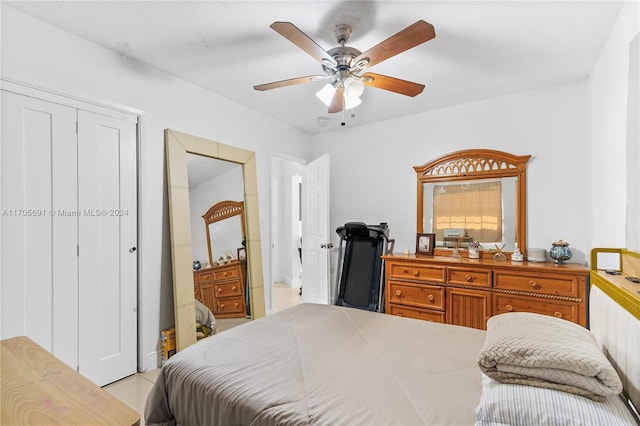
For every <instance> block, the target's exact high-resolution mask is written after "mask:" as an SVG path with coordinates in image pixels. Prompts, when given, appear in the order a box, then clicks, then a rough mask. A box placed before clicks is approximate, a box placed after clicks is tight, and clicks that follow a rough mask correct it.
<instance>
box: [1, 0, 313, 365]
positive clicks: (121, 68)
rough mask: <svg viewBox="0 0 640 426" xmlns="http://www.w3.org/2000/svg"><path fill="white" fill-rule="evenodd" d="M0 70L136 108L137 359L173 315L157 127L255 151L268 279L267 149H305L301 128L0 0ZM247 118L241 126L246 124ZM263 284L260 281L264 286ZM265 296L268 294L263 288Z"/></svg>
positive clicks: (296, 152) (144, 356)
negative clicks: (138, 113) (138, 136)
mask: <svg viewBox="0 0 640 426" xmlns="http://www.w3.org/2000/svg"><path fill="white" fill-rule="evenodd" d="M0 7H1V8H2V9H1V15H2V16H1V17H2V27H1V28H2V40H1V42H2V45H1V55H2V56H1V63H2V69H1V72H2V77H3V78H10V79H14V80H18V81H22V82H26V83H29V84H32V85H35V86H39V87H43V88H47V89H49V90H54V91H58V92H61V93H64V94H68V95H73V96H77V97H79V98H82V99H95V100H100V101H102V102H108V103H114V104H118V105H123V106H128V107H131V108H136V109H138V110H143V111H145V114H144V116H143V118H142V127H141V129H142V130H141V133H142V135H141V146H140V163H141V164H140V215H141V218H142V220H141V229H140V241H139V247H140V251H139V253H140V254H139V255H140V259H141V263H140V269H141V271H140V273H141V276H140V284H139V286H140V306H139V310H140V313H141V322H140V325H139V329H140V342H139V357H140V362H139V367H140V368H141V369H145V370H146V369H149V368H155V367H156V366H157V365H158V360H157V359H156V356H157V354H158V350H159V335H160V329H162V328H166V327H169V326H172V325H173V290H172V280H171V253H170V245H169V222H168V218H167V213H168V205H167V195H166V194H167V191H166V176H165V173H166V171H165V156H164V135H163V129H165V128H172V129H175V130H178V131H180V132H184V133H189V134H194V135H197V136H201V137H205V138H208V139H211V140H214V141H217V142H221V143H224V144H228V145H233V146H237V147H240V148H243V149H247V150H251V151H254V152H255V153H256V161H257V175H258V193H259V205H260V221H261V228H262V234H261V237H262V246H263V266H264V282H265V284H267V283H269V282H270V275H271V274H270V262H269V240H270V235H269V233H270V231H269V226H268V224H269V223H270V209H269V203H270V201H269V195H268V194H269V185H270V177H269V175H270V164H271V153H272V152H279V153H285V154H289V155H291V156H293V157H296V158H305V159H306V158H309V150H310V149H309V144H308V143H306V142H307V141H308V140H309V136H308V135H307V134H306V133H304V132H301V131H299V130H297V129H293V128H291V127H289V126H286V125H284V124H283V123H281V122H279V121H276V120H273V119H271V118H269V117H267V116H265V115H262V114H259V113H256V112H255V111H252V110H250V109H248V108H245V107H243V106H241V105H239V104H237V103H235V102H233V101H231V100H229V99H226V98H223V97H221V96H218V95H216V94H214V93H211V92H209V91H206V90H203V89H201V88H199V87H196V86H194V85H192V84H190V83H187V82H185V81H183V80H179V79H177V78H175V77H173V76H171V75H168V74H166V73H163V72H160V71H158V70H156V69H153V68H149V67H146V66H144V65H142V64H140V63H137V62H136V61H134V60H131V59H127V58H123V57H121V56H120V55H119V54H118V53H116V52H114V51H112V50H110V49H106V48H104V47H102V46H99V45H97V44H94V43H91V42H89V41H86V40H84V39H81V38H78V37H76V36H74V35H72V34H70V33H67V32H64V31H61V30H58V29H56V28H54V27H52V26H50V25H47V24H45V23H42V22H40V21H37V20H34V19H32V18H31V17H29V16H27V15H25V14H23V13H21V12H18V11H16V10H15V9H12V8H10V7H9V6H7V5H6V4H4V3H2V4H1V6H0ZM247 123H251V125H250V126H248V125H246V124H247ZM270 289H271V287H270V286H269V285H265V293H268V292H270ZM265 298H266V300H269V299H270V294H265Z"/></svg>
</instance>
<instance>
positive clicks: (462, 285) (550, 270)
mask: <svg viewBox="0 0 640 426" xmlns="http://www.w3.org/2000/svg"><path fill="white" fill-rule="evenodd" d="M383 259H384V260H385V288H386V290H385V294H386V301H385V310H386V313H387V314H390V315H398V316H405V317H410V318H418V319H423V320H427V321H435V322H442V323H447V324H456V325H462V326H465V327H473V328H479V329H486V321H487V320H488V319H489V317H491V316H492V315H497V314H501V313H505V312H536V313H540V314H545V315H553V316H556V317H559V318H564V319H567V320H569V321H573V322H575V323H578V324H580V325H583V326H586V321H587V320H586V308H585V306H586V297H587V296H586V295H587V280H588V277H589V270H588V269H587V268H586V267H585V266H582V265H579V264H564V265H556V264H553V263H533V262H511V261H506V262H494V261H493V260H490V259H468V258H457V259H456V258H452V257H445V256H415V255H401V254H394V255H388V256H383Z"/></svg>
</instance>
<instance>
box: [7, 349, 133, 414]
mask: <svg viewBox="0 0 640 426" xmlns="http://www.w3.org/2000/svg"><path fill="white" fill-rule="evenodd" d="M0 397H1V402H2V404H1V406H0V411H1V414H0V424H2V425H45V424H46V425H82V426H87V425H127V426H128V425H138V424H140V416H139V415H138V413H137V412H136V411H135V410H133V409H131V408H130V407H128V406H127V405H126V404H124V403H123V402H121V401H120V400H118V399H117V398H115V397H114V396H113V395H111V394H110V393H108V392H107V391H105V390H104V389H102V388H100V387H98V386H96V385H95V384H94V383H92V382H91V381H89V380H88V379H86V378H84V377H83V376H81V375H80V374H79V373H77V372H76V371H74V370H73V369H71V368H70V367H68V366H67V365H66V364H64V363H63V362H62V361H60V360H59V359H57V358H56V357H54V356H53V355H52V354H50V353H49V352H47V351H46V350H44V349H43V348H42V347H40V346H38V345H37V344H36V343H34V342H33V341H32V340H31V339H29V338H28V337H24V336H20V337H13V338H10V339H5V340H0Z"/></svg>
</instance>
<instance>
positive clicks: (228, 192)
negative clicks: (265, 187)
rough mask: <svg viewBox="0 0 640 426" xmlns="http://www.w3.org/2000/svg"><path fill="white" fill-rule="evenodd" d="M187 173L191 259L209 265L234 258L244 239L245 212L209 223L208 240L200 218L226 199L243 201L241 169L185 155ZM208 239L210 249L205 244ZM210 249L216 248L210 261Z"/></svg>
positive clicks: (237, 166) (220, 161) (231, 164)
mask: <svg viewBox="0 0 640 426" xmlns="http://www.w3.org/2000/svg"><path fill="white" fill-rule="evenodd" d="M187 173H188V176H189V204H190V213H191V214H190V218H191V244H192V250H193V260H194V261H195V260H198V261H200V263H201V264H202V265H203V266H205V265H204V264H205V263H206V264H208V265H212V264H213V261H214V260H217V259H218V258H219V257H220V256H224V257H226V256H227V255H228V254H229V253H228V252H231V253H233V256H234V257H236V255H237V252H236V250H237V248H239V247H241V245H240V244H241V243H242V241H243V239H244V236H245V229H244V213H243V215H241V216H238V215H234V216H231V217H229V218H226V219H225V220H224V221H215V222H212V223H211V224H209V230H208V232H209V236H210V238H209V239H207V224H206V222H205V221H204V220H203V219H204V216H205V215H206V213H207V211H209V210H210V209H211V208H212V206H213V205H214V204H217V203H219V202H221V201H227V200H231V201H235V202H242V200H243V199H244V179H243V177H242V166H241V165H240V164H237V163H233V162H230V161H223V160H219V159H217V158H211V157H206V156H202V155H196V154H191V153H187ZM241 218H242V223H241V222H240V220H241ZM230 222H234V223H233V224H231V223H230ZM212 227H213V228H214V229H213V230H212ZM221 233H223V234H224V235H222V234H221ZM208 240H209V243H210V244H211V246H209V245H208V243H207V241H208ZM213 246H216V248H215V253H213V259H212V256H211V253H210V252H211V250H210V249H211V248H212V247H213Z"/></svg>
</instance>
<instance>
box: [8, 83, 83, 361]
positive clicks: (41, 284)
mask: <svg viewBox="0 0 640 426" xmlns="http://www.w3.org/2000/svg"><path fill="white" fill-rule="evenodd" d="M1 94H2V144H1V147H0V163H1V169H0V180H1V190H2V191H1V192H0V206H1V211H2V217H1V219H2V221H1V226H0V235H1V240H2V243H1V246H0V301H1V312H2V313H1V330H0V337H1V338H3V339H4V338H8V337H14V336H20V335H24V336H29V337H30V338H31V339H32V340H33V341H35V342H36V343H38V344H39V345H40V346H42V347H44V348H45V349H46V350H48V351H49V352H51V353H52V354H53V355H55V356H56V357H58V358H59V359H60V360H62V361H63V362H64V363H65V364H67V365H69V366H70V367H72V368H74V369H75V368H77V365H78V328H77V322H78V295H77V287H78V256H77V236H78V234H77V230H78V226H77V216H76V214H75V213H76V211H77V208H78V203H77V189H76V188H77V177H76V176H77V172H76V164H77V150H76V149H77V144H76V138H77V137H76V111H77V110H76V109H75V108H71V107H68V106H63V105H60V104H57V103H52V102H46V101H42V100H40V99H35V98H32V97H28V96H23V95H18V94H15V93H11V92H7V91H2V92H1Z"/></svg>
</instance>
